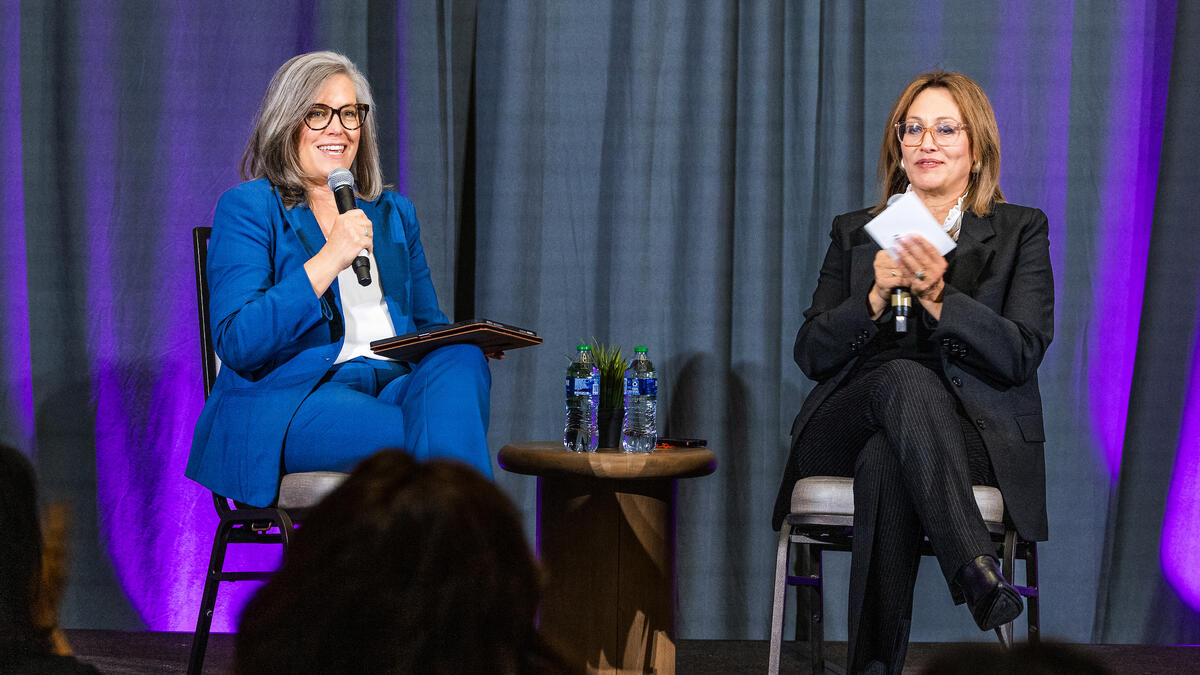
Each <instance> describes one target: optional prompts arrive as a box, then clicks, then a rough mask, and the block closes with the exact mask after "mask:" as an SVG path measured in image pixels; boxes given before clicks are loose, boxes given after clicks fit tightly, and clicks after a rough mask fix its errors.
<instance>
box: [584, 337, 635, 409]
mask: <svg viewBox="0 0 1200 675" xmlns="http://www.w3.org/2000/svg"><path fill="white" fill-rule="evenodd" d="M591 345H592V358H593V359H595V361H596V368H597V369H598V370H599V371H600V407H601V408H624V407H625V369H626V368H628V367H629V362H628V361H626V360H625V359H624V358H622V357H621V348H620V347H619V346H612V345H607V344H604V343H602V342H598V341H597V340H596V338H592V342H591Z"/></svg>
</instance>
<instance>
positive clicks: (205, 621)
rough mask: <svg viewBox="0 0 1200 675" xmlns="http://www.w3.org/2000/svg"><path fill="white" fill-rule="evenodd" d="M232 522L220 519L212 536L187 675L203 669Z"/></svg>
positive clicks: (198, 673) (197, 673) (196, 674)
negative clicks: (211, 546) (210, 552)
mask: <svg viewBox="0 0 1200 675" xmlns="http://www.w3.org/2000/svg"><path fill="white" fill-rule="evenodd" d="M232 529H233V525H232V523H230V522H229V521H226V520H222V521H221V523H220V524H219V525H217V532H216V535H215V536H213V548H212V554H211V555H210V556H209V558H208V573H207V574H206V575H205V578H204V592H203V594H202V595H201V597H200V614H199V615H198V616H197V617H196V631H195V633H193V634H192V652H191V655H190V656H189V657H188V669H187V672H188V675H200V673H201V672H202V671H203V670H204V654H205V651H206V650H207V649H208V633H209V630H210V629H211V628H212V618H213V612H214V611H215V609H216V605H217V587H218V586H219V585H220V583H221V580H220V575H221V573H222V572H223V571H224V569H225V551H226V550H227V549H228V547H229V535H230V532H231V530H232Z"/></svg>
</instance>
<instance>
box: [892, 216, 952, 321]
mask: <svg viewBox="0 0 1200 675" xmlns="http://www.w3.org/2000/svg"><path fill="white" fill-rule="evenodd" d="M896 253H897V254H898V255H899V256H900V265H901V266H903V267H904V268H905V269H907V270H908V274H909V276H911V277H912V282H911V284H912V285H911V286H910V287H909V290H911V291H912V294H913V295H915V296H916V297H917V299H918V300H920V301H921V303H922V304H924V305H928V304H929V303H939V304H940V303H941V301H942V291H943V290H944V289H945V286H946V283H945V282H944V281H943V280H942V276H943V275H944V274H946V259H945V258H944V257H942V254H941V253H938V250H937V249H936V248H934V247H933V244H930V243H929V242H928V241H926V240H925V238H924V237H922V236H921V235H919V234H914V235H909V236H907V237H901V239H900V242H899V245H898V246H897V247H896Z"/></svg>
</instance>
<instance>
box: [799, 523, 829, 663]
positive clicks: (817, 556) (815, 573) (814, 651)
mask: <svg viewBox="0 0 1200 675" xmlns="http://www.w3.org/2000/svg"><path fill="white" fill-rule="evenodd" d="M800 551H801V553H800V556H801V560H802V561H803V563H802V564H803V565H804V568H803V570H802V571H801V573H802V574H803V575H804V576H806V577H808V578H809V579H811V580H812V581H813V582H814V583H812V584H808V585H806V587H805V589H804V590H801V589H799V588H797V589H796V595H797V597H799V595H800V594H801V593H805V595H807V596H808V602H806V603H804V604H803V607H804V609H807V610H808V611H807V612H806V613H805V614H806V616H805V617H804V618H805V619H806V621H805V623H807V624H808V657H809V663H810V664H811V666H812V672H813V673H814V675H816V674H818V673H824V672H825V575H824V570H823V569H822V568H821V547H820V546H815V545H813V544H803V545H801V547H800Z"/></svg>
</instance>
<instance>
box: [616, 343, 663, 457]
mask: <svg viewBox="0 0 1200 675" xmlns="http://www.w3.org/2000/svg"><path fill="white" fill-rule="evenodd" d="M633 353H634V357H633V363H630V364H629V369H628V370H626V371H625V425H624V427H623V428H622V429H621V449H622V450H624V451H625V452H654V444H655V443H656V442H657V441H658V426H657V423H656V417H657V412H658V374H657V373H655V372H654V364H653V363H650V359H649V358H647V356H646V348H645V347H634V349H633Z"/></svg>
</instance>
